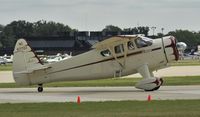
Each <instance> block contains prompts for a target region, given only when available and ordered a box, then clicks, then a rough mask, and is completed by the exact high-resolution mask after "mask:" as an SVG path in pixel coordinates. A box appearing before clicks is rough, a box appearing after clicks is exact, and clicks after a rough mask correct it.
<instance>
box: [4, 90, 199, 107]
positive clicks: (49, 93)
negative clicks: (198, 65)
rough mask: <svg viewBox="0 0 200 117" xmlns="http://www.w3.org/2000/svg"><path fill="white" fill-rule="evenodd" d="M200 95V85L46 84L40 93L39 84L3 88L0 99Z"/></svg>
mask: <svg viewBox="0 0 200 117" xmlns="http://www.w3.org/2000/svg"><path fill="white" fill-rule="evenodd" d="M149 94H150V95H151V96H152V99H153V100H175V99H200V86H162V87H161V88H160V89H159V90H158V91H154V92H144V91H142V90H139V89H136V88H134V87H69V88H66V87H65V88H61V87H58V88H44V92H42V93H38V92H37V91H36V88H2V89H0V103H31V102H36V103H37V102H76V100H77V96H80V97H81V101H120V100H147V96H148V95H149Z"/></svg>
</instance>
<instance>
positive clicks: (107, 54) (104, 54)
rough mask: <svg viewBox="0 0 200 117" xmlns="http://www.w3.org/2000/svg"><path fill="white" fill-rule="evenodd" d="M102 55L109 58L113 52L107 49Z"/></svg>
mask: <svg viewBox="0 0 200 117" xmlns="http://www.w3.org/2000/svg"><path fill="white" fill-rule="evenodd" d="M101 55H102V56H104V57H108V56H110V55H111V52H110V51H109V50H108V49H107V50H103V51H101Z"/></svg>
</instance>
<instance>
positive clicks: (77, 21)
mask: <svg viewBox="0 0 200 117" xmlns="http://www.w3.org/2000/svg"><path fill="white" fill-rule="evenodd" d="M42 19H43V20H47V21H56V22H60V23H64V24H67V25H69V26H70V27H72V28H76V29H78V30H91V31H94V30H102V29H103V28H104V27H105V26H106V25H109V24H112V25H116V26H119V27H121V28H128V27H136V26H149V27H152V26H155V27H157V28H156V32H161V28H163V27H164V29H165V32H168V31H171V30H175V29H188V30H191V31H200V0H0V24H3V25H6V24H8V23H10V22H12V21H13V20H27V21H30V22H36V21H38V20H42ZM150 33H152V32H150Z"/></svg>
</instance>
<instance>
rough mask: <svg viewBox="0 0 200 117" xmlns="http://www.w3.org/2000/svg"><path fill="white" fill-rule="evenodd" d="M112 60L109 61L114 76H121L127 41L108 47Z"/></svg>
mask: <svg viewBox="0 0 200 117" xmlns="http://www.w3.org/2000/svg"><path fill="white" fill-rule="evenodd" d="M110 51H111V53H112V56H113V57H114V60H113V61H112V62H111V66H112V68H113V71H114V74H113V76H114V77H121V75H122V71H123V69H125V67H126V55H127V43H121V44H118V45H116V46H114V47H113V48H111V49H110Z"/></svg>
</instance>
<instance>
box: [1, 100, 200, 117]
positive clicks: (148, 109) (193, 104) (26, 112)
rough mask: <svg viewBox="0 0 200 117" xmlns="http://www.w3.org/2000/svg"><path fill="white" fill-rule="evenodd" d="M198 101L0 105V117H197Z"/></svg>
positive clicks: (199, 113) (199, 111)
mask: <svg viewBox="0 0 200 117" xmlns="http://www.w3.org/2000/svg"><path fill="white" fill-rule="evenodd" d="M199 107H200V100H174V101H169V100H165V101H151V102H147V101H120V102H84V103H81V104H80V105H78V104H76V103H68V102H66V103H27V104H23V103H22V104H0V116H1V117H199V116H200V108H199Z"/></svg>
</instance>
